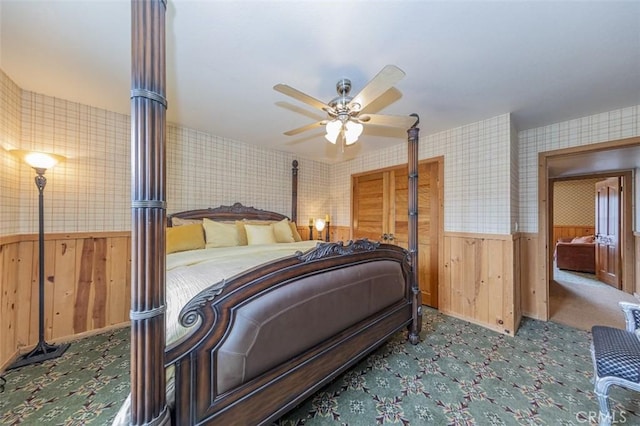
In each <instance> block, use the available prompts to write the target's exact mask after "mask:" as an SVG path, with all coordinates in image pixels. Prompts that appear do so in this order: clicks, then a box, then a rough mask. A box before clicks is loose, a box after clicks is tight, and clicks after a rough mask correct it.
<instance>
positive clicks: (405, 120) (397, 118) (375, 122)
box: [358, 114, 418, 129]
mask: <svg viewBox="0 0 640 426" xmlns="http://www.w3.org/2000/svg"><path fill="white" fill-rule="evenodd" d="M417 119H418V117H414V116H410V115H384V114H366V115H362V116H359V117H358V121H360V122H361V123H364V124H366V125H372V126H385V127H399V128H402V129H409V128H410V127H411V126H413V125H414V124H416V120H417Z"/></svg>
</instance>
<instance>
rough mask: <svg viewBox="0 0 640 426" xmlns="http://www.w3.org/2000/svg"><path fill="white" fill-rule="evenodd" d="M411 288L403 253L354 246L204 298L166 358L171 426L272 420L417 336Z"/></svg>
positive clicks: (190, 308) (319, 252)
mask: <svg viewBox="0 0 640 426" xmlns="http://www.w3.org/2000/svg"><path fill="white" fill-rule="evenodd" d="M410 281H411V280H410V262H409V259H408V253H407V252H406V251H405V250H403V249H401V248H399V247H397V246H392V245H386V244H378V243H372V242H369V241H367V240H359V241H356V242H353V243H351V242H350V243H348V244H347V245H343V244H342V243H319V245H318V247H317V248H316V249H313V250H311V251H309V252H307V253H298V254H297V255H295V256H290V257H286V258H283V259H281V260H279V261H277V262H274V263H270V264H266V265H264V266H262V267H258V268H254V269H253V270H250V271H247V272H245V273H243V274H241V275H238V276H236V277H235V278H233V279H230V280H228V281H227V282H226V283H224V286H222V287H219V286H218V287H216V286H213V287H212V288H210V289H207V290H205V291H203V292H201V293H200V294H199V295H198V296H196V297H195V298H194V299H192V301H191V302H190V303H189V304H188V305H187V306H185V308H184V309H183V311H182V313H181V322H182V323H183V325H192V324H193V327H194V330H193V331H192V333H191V334H190V335H189V337H188V338H186V340H183V341H181V342H179V343H177V344H176V345H175V346H172V347H169V348H167V352H166V362H167V365H175V373H176V379H175V380H176V398H175V400H176V406H175V409H174V410H173V417H174V424H181V425H182V424H184V425H186V424H205V423H212V424H224V425H227V424H251V425H257V424H266V423H268V422H270V421H273V420H275V419H277V418H278V417H280V416H281V415H282V414H284V413H286V412H287V411H289V410H290V409H292V408H293V407H295V405H296V404H298V403H300V402H302V401H303V400H304V399H305V398H307V397H308V396H310V395H312V394H313V393H314V392H315V391H317V390H318V389H319V388H320V387H322V386H323V385H324V384H326V383H327V382H328V381H330V380H331V379H333V378H335V377H336V376H337V375H338V374H339V373H341V372H342V371H344V370H346V369H347V368H349V367H350V366H352V365H353V364H354V363H356V362H357V361H358V360H359V359H361V358H362V357H363V356H365V355H366V354H368V353H369V352H371V351H372V350H373V349H375V348H376V347H378V346H379V345H380V344H381V343H383V342H384V341H385V340H386V339H388V338H389V337H390V336H391V335H392V334H394V333H396V332H397V331H398V330H401V329H402V328H403V327H406V326H410V325H411V327H410V330H414V333H415V330H417V326H416V325H415V324H414V322H415V321H417V320H418V318H416V316H415V315H414V314H413V312H415V310H414V308H413V304H414V303H415V300H416V299H415V297H414V295H413V291H412V288H411V285H410ZM256 324H257V326H256ZM410 332H411V331H410ZM411 340H412V341H413V342H416V341H417V336H412V338H411ZM247 341H251V342H253V344H252V345H245V343H246V342H247ZM244 346H250V347H248V348H244ZM243 348H244V349H243ZM243 351H245V353H243V354H242V355H241V356H239V355H238V353H242V352H243ZM229 354H231V355H229ZM234 369H235V370H238V371H233V370H234ZM230 370H232V371H230Z"/></svg>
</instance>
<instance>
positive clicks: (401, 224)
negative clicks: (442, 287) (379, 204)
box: [390, 162, 439, 308]
mask: <svg viewBox="0 0 640 426" xmlns="http://www.w3.org/2000/svg"><path fill="white" fill-rule="evenodd" d="M392 183H393V185H394V189H395V194H394V197H393V200H394V209H393V212H392V215H393V217H392V218H391V223H392V227H391V229H390V231H391V236H392V238H393V241H394V242H395V244H397V245H399V246H401V247H403V248H408V247H409V218H408V212H409V176H408V170H407V168H406V167H405V168H402V169H397V170H395V173H394V176H393V180H392ZM438 199H439V197H438V163H435V162H428V163H427V162H422V163H419V164H418V283H419V285H420V293H422V304H423V305H427V306H431V307H434V308H437V307H438V223H439V222H438V214H439V208H438Z"/></svg>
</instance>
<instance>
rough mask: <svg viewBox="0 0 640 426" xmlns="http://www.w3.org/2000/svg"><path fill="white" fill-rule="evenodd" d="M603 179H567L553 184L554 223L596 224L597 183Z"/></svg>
mask: <svg viewBox="0 0 640 426" xmlns="http://www.w3.org/2000/svg"><path fill="white" fill-rule="evenodd" d="M600 180H602V179H600V178H596V179H581V180H565V181H558V182H555V183H554V185H553V224H554V225H566V226H570V225H584V226H595V223H596V222H595V211H596V202H595V193H596V189H595V185H596V182H598V181H600Z"/></svg>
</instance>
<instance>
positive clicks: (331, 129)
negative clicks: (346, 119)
mask: <svg viewBox="0 0 640 426" xmlns="http://www.w3.org/2000/svg"><path fill="white" fill-rule="evenodd" d="M326 130H327V134H326V135H324V137H325V138H326V139H327V140H328V141H329V142H331V143H332V144H335V143H336V141H337V140H338V135H339V134H340V130H342V122H341V121H340V120H338V119H335V120H331V121H329V122H328V123H327V126H326Z"/></svg>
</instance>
